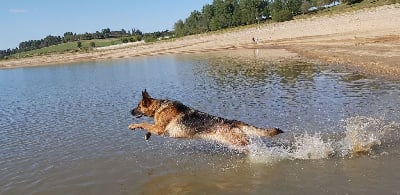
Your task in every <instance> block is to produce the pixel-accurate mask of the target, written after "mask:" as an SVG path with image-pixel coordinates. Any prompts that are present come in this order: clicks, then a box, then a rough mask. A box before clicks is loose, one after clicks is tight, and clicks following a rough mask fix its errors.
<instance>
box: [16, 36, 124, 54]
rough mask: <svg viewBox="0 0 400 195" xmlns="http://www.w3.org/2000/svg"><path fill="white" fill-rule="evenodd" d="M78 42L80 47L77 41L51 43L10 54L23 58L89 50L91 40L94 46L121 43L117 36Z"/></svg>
mask: <svg viewBox="0 0 400 195" xmlns="http://www.w3.org/2000/svg"><path fill="white" fill-rule="evenodd" d="M80 42H81V43H82V45H81V48H79V47H78V41H74V42H68V43H62V44H58V45H53V46H50V47H45V48H41V49H35V50H31V51H26V52H21V53H17V54H14V55H12V56H11V58H25V57H32V56H40V55H46V54H51V53H65V52H80V51H82V52H85V51H90V50H91V48H92V46H91V42H93V43H94V44H95V47H106V46H110V45H117V44H121V43H122V42H121V40H120V39H118V38H112V39H93V40H83V41H80Z"/></svg>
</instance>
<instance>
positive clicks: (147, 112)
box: [131, 89, 158, 118]
mask: <svg viewBox="0 0 400 195" xmlns="http://www.w3.org/2000/svg"><path fill="white" fill-rule="evenodd" d="M157 108H158V100H156V99H154V98H152V97H151V96H150V95H149V93H147V91H146V89H145V90H144V91H142V100H140V102H139V104H138V106H137V107H136V108H134V109H133V110H132V111H131V114H132V115H133V116H134V117H136V118H140V117H142V116H148V117H153V116H154V114H155V112H156V110H157Z"/></svg>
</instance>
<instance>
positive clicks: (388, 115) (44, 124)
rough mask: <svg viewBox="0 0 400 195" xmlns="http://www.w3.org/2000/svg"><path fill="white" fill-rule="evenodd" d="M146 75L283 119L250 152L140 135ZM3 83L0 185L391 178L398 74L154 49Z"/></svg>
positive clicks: (199, 96)
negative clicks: (135, 111) (138, 112)
mask: <svg viewBox="0 0 400 195" xmlns="http://www.w3.org/2000/svg"><path fill="white" fill-rule="evenodd" d="M144 88H147V90H148V91H149V92H150V93H151V94H152V95H153V96H154V97H159V98H169V99H176V100H179V101H181V102H183V103H185V104H187V105H190V106H192V107H194V108H197V109H199V110H202V111H205V112H208V113H211V114H213V115H217V116H222V117H226V118H229V119H237V120H242V121H245V122H247V123H250V124H254V125H257V126H265V127H267V126H276V127H280V128H282V129H284V130H285V132H286V133H285V134H282V135H279V136H278V137H276V138H273V139H259V138H257V137H254V138H252V145H251V146H250V147H249V151H250V152H249V153H246V154H245V153H240V152H238V151H233V150H231V149H230V148H228V147H226V146H223V145H219V144H217V143H209V142H205V141H201V140H176V139H172V138H162V137H158V136H153V137H152V138H151V140H150V141H148V142H146V141H145V140H144V139H143V136H144V132H143V131H136V132H131V131H129V130H128V129H127V125H128V124H130V123H132V122H133V121H134V119H132V118H131V116H130V115H129V110H130V109H131V108H132V107H133V106H135V105H136V103H137V101H138V100H139V98H140V93H139V92H140V91H141V90H143V89H144ZM0 91H1V95H0V131H1V132H0V154H1V155H0V170H1V173H2V174H1V176H0V184H1V186H2V187H1V189H0V193H1V194H26V193H33V194H58V193H71V194H84V193H90V194H94V193H96V194H98V193H99V194H132V193H137V192H140V193H146V194H153V193H185V192H187V193H190V192H198V193H200V192H201V193H207V192H209V193H215V192H217V193H218V192H225V193H226V192H228V193H229V192H231V193H249V192H250V193H267V192H268V193H278V192H279V193H283V194H292V193H294V192H297V193H298V192H301V193H313V194H320V193H326V192H328V193H329V192H330V193H332V192H334V193H339V194H344V193H360V192H362V193H367V194H374V193H376V192H384V193H385V192H386V193H392V194H393V193H398V192H399V188H398V187H397V184H396V181H398V179H400V174H398V173H395V172H393V171H390V170H393V169H397V165H398V163H399V160H398V159H399V158H398V157H399V155H400V150H399V149H400V146H399V143H400V136H399V129H400V127H399V126H400V125H399V124H400V113H399V110H400V106H399V105H400V104H399V102H400V98H399V97H400V86H399V83H398V82H395V81H385V80H380V79H376V78H371V77H368V76H365V75H360V74H357V73H352V72H349V71H346V70H343V69H340V70H338V69H335V68H334V67H330V66H321V65H318V64H310V63H304V62H291V63H289V64H287V63H284V62H281V63H271V62H268V61H265V60H262V59H259V58H248V59H244V60H243V59H236V58H226V57H210V56H207V57H205V56H201V57H199V56H163V57H151V58H137V59H132V60H121V61H109V62H91V63H82V64H75V65H65V66H64V65H60V66H50V67H40V68H22V69H11V70H1V71H0ZM135 120H137V119H135ZM139 121H151V119H146V118H142V119H140V120H139ZM300 159H301V160H300ZM305 159H314V160H305ZM316 183H318V186H316V185H315V184H316ZM371 186H374V187H375V188H372V187H371ZM357 190H361V191H357Z"/></svg>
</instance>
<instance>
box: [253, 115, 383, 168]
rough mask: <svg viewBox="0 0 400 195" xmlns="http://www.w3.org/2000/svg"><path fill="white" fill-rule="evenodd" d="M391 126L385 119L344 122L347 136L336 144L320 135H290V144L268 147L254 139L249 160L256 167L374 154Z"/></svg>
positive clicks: (355, 119) (362, 119)
mask: <svg viewBox="0 0 400 195" xmlns="http://www.w3.org/2000/svg"><path fill="white" fill-rule="evenodd" d="M389 126H391V124H389V125H385V121H384V120H382V119H375V118H371V117H363V116H356V117H350V118H348V119H346V120H345V124H344V127H343V128H344V133H343V134H342V136H341V137H339V138H338V139H336V140H333V139H329V138H327V139H323V136H322V135H321V133H314V134H309V133H302V134H298V135H291V136H292V138H291V137H285V139H292V140H293V141H291V142H290V143H287V144H281V145H279V146H267V145H266V144H265V143H264V142H263V141H262V140H261V138H258V137H255V138H252V139H251V144H250V146H249V147H248V151H249V155H248V156H249V159H250V161H251V162H253V163H266V164H273V163H276V162H279V161H281V160H296V159H302V160H304V159H325V158H329V157H331V156H337V157H347V156H352V155H353V154H359V153H365V154H369V153H370V152H372V150H373V147H376V146H379V145H381V143H382V141H381V140H382V139H383V137H384V134H385V131H387V129H388V128H389ZM331 137H332V136H331Z"/></svg>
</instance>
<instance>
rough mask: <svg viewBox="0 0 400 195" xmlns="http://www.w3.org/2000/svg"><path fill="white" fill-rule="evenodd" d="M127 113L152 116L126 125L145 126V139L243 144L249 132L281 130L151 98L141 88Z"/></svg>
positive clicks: (272, 133)
mask: <svg viewBox="0 0 400 195" xmlns="http://www.w3.org/2000/svg"><path fill="white" fill-rule="evenodd" d="M131 114H132V115H133V116H135V117H137V118H140V117H142V116H147V117H153V118H154V124H148V123H137V124H131V125H129V127H128V128H129V129H131V130H136V129H144V130H146V131H147V134H146V136H145V139H146V140H147V139H149V138H150V135H151V134H157V135H162V136H164V135H167V136H170V137H174V138H201V139H206V140H214V141H217V142H220V143H223V144H226V145H228V146H233V147H243V146H246V145H248V144H249V139H250V137H249V136H250V135H253V136H261V137H272V136H275V135H277V134H280V133H283V131H282V130H280V129H278V128H267V129H264V128H258V127H255V126H252V125H249V124H246V123H244V122H241V121H237V120H229V119H225V118H221V117H216V116H212V115H210V114H207V113H204V112H201V111H198V110H195V109H193V108H190V107H188V106H186V105H184V104H182V103H181V102H178V101H172V100H162V99H155V98H152V97H151V96H150V95H149V94H148V93H147V91H146V90H144V91H142V100H141V101H140V102H139V104H138V106H137V107H136V108H135V109H133V110H132V111H131Z"/></svg>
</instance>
